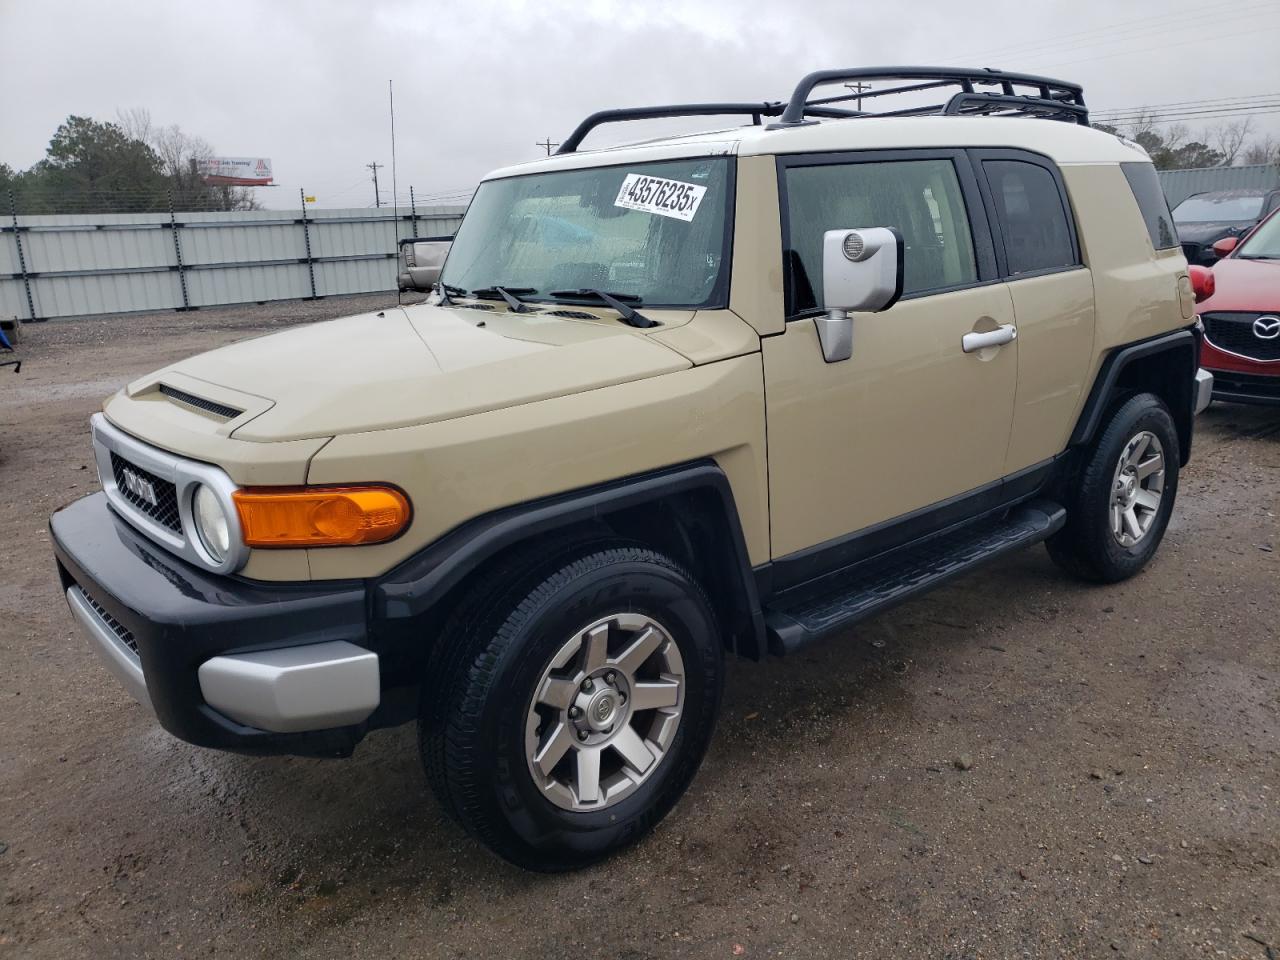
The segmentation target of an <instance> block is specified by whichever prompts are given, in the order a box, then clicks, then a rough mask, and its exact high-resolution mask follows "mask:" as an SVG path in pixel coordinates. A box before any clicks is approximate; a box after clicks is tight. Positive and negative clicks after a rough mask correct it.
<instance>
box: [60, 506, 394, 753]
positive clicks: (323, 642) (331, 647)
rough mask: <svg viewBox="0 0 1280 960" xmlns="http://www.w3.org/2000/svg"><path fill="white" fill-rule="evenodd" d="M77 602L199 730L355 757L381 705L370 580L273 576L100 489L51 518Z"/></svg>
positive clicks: (233, 746) (135, 690)
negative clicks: (194, 552) (180, 535)
mask: <svg viewBox="0 0 1280 960" xmlns="http://www.w3.org/2000/svg"><path fill="white" fill-rule="evenodd" d="M49 529H50V534H51V539H52V542H53V548H54V554H55V556H56V558H57V562H58V573H59V576H60V577H61V580H62V587H63V589H64V591H65V592H66V595H67V602H68V603H69V604H70V606H71V610H72V613H73V614H74V616H75V618H76V620H77V621H78V622H79V623H80V625H81V626H82V628H84V630H85V632H86V633H87V634H88V636H89V639H90V642H91V644H92V645H93V647H94V649H95V650H96V651H97V653H98V654H99V656H100V657H101V658H102V659H103V661H104V663H105V664H106V665H107V667H108V669H109V670H110V671H111V672H112V673H113V674H114V675H115V676H116V678H117V679H118V680H120V682H121V683H122V684H123V685H124V687H125V689H126V690H128V691H129V692H130V693H131V694H132V695H133V696H134V698H135V699H137V700H138V701H139V702H140V703H142V704H144V705H145V706H148V707H149V708H150V709H152V710H153V711H154V712H155V715H156V717H157V718H158V719H159V721H160V723H161V725H162V726H163V727H164V728H165V729H166V730H168V731H169V732H170V733H172V734H173V735H174V736H177V737H179V738H181V739H183V740H186V741H188V742H189V743H194V744H197V745H200V746H206V747H218V748H221V749H229V750H240V751H244V752H252V753H291V754H304V755H313V756H314V755H319V756H344V755H346V754H349V753H350V752H351V751H352V749H354V747H355V745H356V743H358V742H359V741H360V739H361V738H362V737H363V736H364V733H365V732H366V730H367V729H368V728H369V718H370V716H371V715H372V714H373V713H374V711H375V710H376V709H377V707H378V706H379V700H380V676H379V658H378V655H377V653H376V652H373V651H370V650H369V649H367V648H365V647H363V646H361V644H363V643H364V642H366V639H367V634H368V626H367V609H368V606H367V598H366V592H365V587H364V584H363V582H360V581H356V582H350V581H342V582H329V583H325V584H322V585H316V584H267V583H261V582H251V581H246V580H240V579H236V578H232V577H227V576H222V575H218V574H214V573H209V572H206V571H203V570H200V569H197V568H196V567H194V566H192V565H191V564H189V563H186V562H185V561H183V560H180V559H178V558H177V557H174V556H171V555H169V554H167V553H165V552H163V551H162V550H161V549H160V548H159V547H157V546H156V545H155V544H152V543H151V542H150V541H149V540H147V539H146V538H144V537H143V536H142V535H140V534H139V533H137V532H135V531H134V530H133V529H132V528H131V527H129V526H128V525H127V524H125V523H124V522H123V521H122V520H120V519H119V518H118V517H117V516H116V515H115V514H114V513H113V511H112V510H111V508H110V507H109V506H108V504H107V500H106V497H105V496H104V495H103V494H101V493H97V494H93V495H92V496H89V497H85V498H84V499H82V500H79V501H77V502H75V503H73V504H71V505H70V506H69V507H67V508H65V509H63V510H60V511H58V512H57V513H55V514H54V515H53V517H52V519H51V520H50V521H49Z"/></svg>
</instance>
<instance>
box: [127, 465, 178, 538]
mask: <svg viewBox="0 0 1280 960" xmlns="http://www.w3.org/2000/svg"><path fill="white" fill-rule="evenodd" d="M126 471H127V472H128V473H131V474H133V475H134V477H136V478H137V479H138V480H140V481H142V482H143V483H147V484H150V485H151V489H152V491H153V492H154V493H155V495H156V502H155V503H152V502H151V501H150V500H148V499H147V498H146V496H144V495H143V494H141V493H138V492H136V491H135V490H131V489H129V483H128V480H127V478H126ZM111 473H112V474H113V475H114V476H115V481H116V489H117V490H119V491H120V496H122V497H124V499H125V500H127V501H128V502H129V504H130V505H131V506H132V507H133V508H134V509H135V510H137V511H138V512H139V513H142V514H145V515H146V516H148V517H150V518H151V519H152V520H154V521H155V522H156V523H158V524H160V526H162V527H168V528H169V529H170V530H172V531H173V532H174V533H181V532H182V517H181V516H180V515H179V513H178V491H177V488H176V487H175V486H174V485H173V484H172V483H171V482H170V481H168V480H164V479H161V478H160V477H157V476H156V475H155V474H154V473H151V472H149V471H147V470H143V469H142V468H141V467H139V466H136V465H134V464H132V463H130V462H129V461H128V460H126V459H125V458H124V457H122V456H120V454H118V453H116V452H115V451H114V450H113V451H111Z"/></svg>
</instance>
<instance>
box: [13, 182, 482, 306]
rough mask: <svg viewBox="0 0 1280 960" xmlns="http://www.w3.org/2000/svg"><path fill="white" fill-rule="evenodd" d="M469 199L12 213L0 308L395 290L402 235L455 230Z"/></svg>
mask: <svg viewBox="0 0 1280 960" xmlns="http://www.w3.org/2000/svg"><path fill="white" fill-rule="evenodd" d="M464 210H465V208H464V207H457V206H448V207H439V206H433V207H412V208H410V209H408V210H405V209H402V210H401V211H400V212H399V215H398V216H396V215H395V214H393V212H392V211H391V210H390V209H387V208H385V207H384V208H382V209H374V210H369V209H353V210H309V209H307V207H306V205H305V204H303V205H301V206H300V208H299V210H298V213H297V214H293V213H290V212H287V211H280V210H248V211H236V212H227V213H132V214H130V213H122V214H97V215H83V214H76V215H32V216H18V215H17V214H11V215H10V216H9V217H8V218H7V219H8V221H9V222H8V223H5V224H3V225H0V317H18V318H19V319H22V320H47V319H50V318H53V317H71V316H78V315H83V314H96V313H125V312H129V311H135V310H166V309H174V310H194V309H197V308H199V307H208V306H215V305H220V304H233V303H263V302H266V301H269V300H292V299H312V298H319V297H327V296H337V295H341V294H348V293H375V292H378V291H381V290H394V289H395V288H396V273H397V264H398V260H397V241H398V240H399V239H401V238H404V237H413V236H423V237H425V236H440V235H445V234H452V233H453V232H454V231H455V230H457V227H458V224H459V223H460V222H461V218H462V214H463V212H464Z"/></svg>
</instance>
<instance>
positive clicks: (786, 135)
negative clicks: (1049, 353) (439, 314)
mask: <svg viewBox="0 0 1280 960" xmlns="http://www.w3.org/2000/svg"><path fill="white" fill-rule="evenodd" d="M913 147H916V148H918V147H939V148H953V147H1017V148H1019V149H1022V150H1033V151H1035V152H1036V153H1042V154H1045V155H1046V156H1048V157H1051V158H1052V159H1053V160H1055V161H1057V162H1058V163H1059V164H1076V163H1123V162H1129V161H1134V160H1138V161H1142V160H1147V159H1148V157H1147V155H1146V153H1144V152H1143V151H1142V149H1141V148H1140V147H1137V146H1135V145H1133V144H1131V143H1129V142H1127V141H1125V140H1121V139H1120V138H1119V137H1116V136H1113V135H1112V134H1109V133H1104V132H1103V131H1101V130H1094V129H1092V128H1091V127H1084V126H1081V125H1079V124H1075V123H1064V122H1063V121H1061V120H1041V119H1035V118H1031V117H855V118H850V119H847V120H819V121H817V122H816V123H808V124H805V125H803V126H796V127H784V128H781V129H774V130H771V129H769V127H768V126H767V125H766V126H759V127H757V126H741V127H734V128H732V129H729V130H716V131H712V132H709V133H699V134H693V135H690V136H683V137H669V138H666V139H663V140H653V141H649V142H646V143H633V144H627V145H624V146H618V147H608V148H604V149H600V150H581V151H578V152H577V153H569V154H563V155H556V156H552V157H548V158H546V159H544V160H535V161H532V162H529V163H522V164H517V165H515V166H511V167H504V168H502V169H501V170H495V171H494V172H493V173H491V174H489V175H488V176H487V177H486V178H485V179H486V180H493V179H497V178H499V177H514V176H521V175H523V174H529V173H546V172H549V171H552V170H572V169H578V168H582V167H600V166H612V165H615V164H623V163H641V162H644V161H649V160H672V159H676V158H680V157H701V156H716V155H721V154H738V155H739V156H749V155H754V154H781V153H828V152H840V151H846V150H891V149H908V148H913Z"/></svg>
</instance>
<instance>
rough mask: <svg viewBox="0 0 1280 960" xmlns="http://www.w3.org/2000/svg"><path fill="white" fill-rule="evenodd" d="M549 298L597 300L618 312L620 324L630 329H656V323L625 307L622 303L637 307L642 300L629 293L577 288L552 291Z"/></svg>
mask: <svg viewBox="0 0 1280 960" xmlns="http://www.w3.org/2000/svg"><path fill="white" fill-rule="evenodd" d="M550 296H553V297H557V298H559V299H562V300H599V301H601V302H602V303H604V304H605V305H606V306H609V307H612V308H613V309H614V310H616V311H618V315H619V316H620V317H622V322H623V323H625V324H627V325H628V326H632V327H639V328H640V329H642V330H643V329H644V328H645V327H656V326H658V322H657V321H656V320H650V319H649V318H648V317H646V316H644V315H643V314H640V313H636V311H635V310H633V309H632V308H631V307H629V306H627V304H626V303H625V302H624V301H627V300H629V301H631V302H632V303H634V304H636V306H639V305H640V304H642V303H644V300H643V299H641V298H640V297H637V296H635V295H634V294H631V293H607V292H606V291H604V290H597V289H595V288H594V287H578V288H577V289H576V290H552V291H551V294H550Z"/></svg>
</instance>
